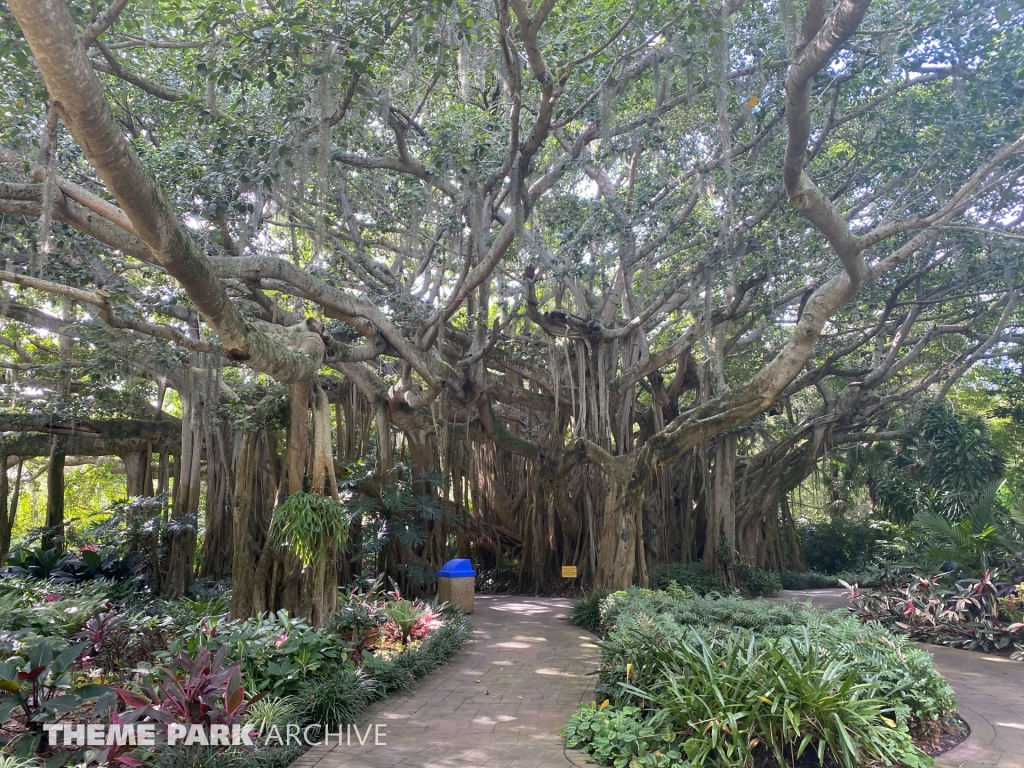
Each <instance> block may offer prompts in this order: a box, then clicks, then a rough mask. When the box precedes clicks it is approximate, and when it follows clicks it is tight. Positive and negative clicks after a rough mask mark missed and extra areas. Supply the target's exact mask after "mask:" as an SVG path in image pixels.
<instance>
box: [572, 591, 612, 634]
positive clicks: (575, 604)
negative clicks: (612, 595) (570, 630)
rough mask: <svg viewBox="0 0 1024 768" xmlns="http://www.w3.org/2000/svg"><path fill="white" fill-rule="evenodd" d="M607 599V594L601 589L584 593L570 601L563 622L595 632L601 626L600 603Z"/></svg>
mask: <svg viewBox="0 0 1024 768" xmlns="http://www.w3.org/2000/svg"><path fill="white" fill-rule="evenodd" d="M607 597H608V593H607V592H605V591H604V590H601V589H594V590H591V591H590V592H584V593H583V594H582V595H580V596H579V597H577V598H575V599H574V600H573V601H572V605H571V606H570V607H569V614H568V616H566V619H565V620H566V621H568V622H569V623H570V624H575V625H576V626H577V627H583V628H584V629H589V630H590V631H591V632H597V630H598V629H599V628H600V626H601V603H603V602H604V600H605V598H607Z"/></svg>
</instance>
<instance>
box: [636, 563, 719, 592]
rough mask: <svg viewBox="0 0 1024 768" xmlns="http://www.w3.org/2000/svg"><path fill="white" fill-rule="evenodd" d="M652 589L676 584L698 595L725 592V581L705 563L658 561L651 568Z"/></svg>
mask: <svg viewBox="0 0 1024 768" xmlns="http://www.w3.org/2000/svg"><path fill="white" fill-rule="evenodd" d="M649 583H650V585H651V589H667V588H668V586H669V584H673V583H674V584H675V585H676V586H678V587H682V588H683V589H687V590H690V591H691V592H695V593H696V594H698V595H707V594H711V593H712V592H725V591H726V589H725V582H724V581H723V580H722V577H721V576H720V575H719V574H717V573H712V572H711V571H709V570H708V569H707V567H706V566H705V565H704V564H703V563H656V564H654V565H652V566H651V568H650V578H649Z"/></svg>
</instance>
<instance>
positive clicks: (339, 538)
mask: <svg viewBox="0 0 1024 768" xmlns="http://www.w3.org/2000/svg"><path fill="white" fill-rule="evenodd" d="M348 523H349V517H348V513H347V512H346V510H345V506H344V505H343V504H341V503H340V502H338V501H335V500H334V499H332V498H331V497H329V496H320V495H319V494H316V493H306V492H305V491H301V492H299V493H293V494H292V495H291V496H289V497H288V498H287V499H285V500H284V502H283V503H281V504H278V505H277V507H276V508H275V509H274V518H273V521H272V522H271V525H270V535H271V538H273V539H274V541H276V542H277V543H278V544H281V545H287V546H288V547H289V548H290V549H291V550H292V552H294V553H295V554H296V555H297V556H298V557H299V559H300V560H302V562H303V564H304V565H307V566H309V565H315V564H317V563H323V562H325V561H326V560H327V559H328V558H329V557H331V553H333V552H337V551H338V550H339V549H341V548H342V547H344V546H345V541H346V540H347V538H348Z"/></svg>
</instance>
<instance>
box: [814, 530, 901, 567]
mask: <svg viewBox="0 0 1024 768" xmlns="http://www.w3.org/2000/svg"><path fill="white" fill-rule="evenodd" d="M892 531H893V526H891V525H889V524H887V523H882V522H879V521H877V520H849V519H846V518H843V517H836V518H832V519H828V520H821V521H818V522H811V523H805V524H803V525H801V526H800V528H799V530H798V533H799V535H800V544H801V550H802V552H803V554H804V559H805V560H806V561H807V567H808V568H810V569H811V570H812V571H819V572H820V573H829V574H834V573H839V572H840V571H851V570H855V569H857V568H859V567H861V566H863V565H864V564H865V563H867V562H869V561H870V560H871V559H872V558H873V557H874V556H875V555H876V554H877V553H878V550H879V541H880V540H881V539H884V538H886V537H887V536H889V535H891V534H892Z"/></svg>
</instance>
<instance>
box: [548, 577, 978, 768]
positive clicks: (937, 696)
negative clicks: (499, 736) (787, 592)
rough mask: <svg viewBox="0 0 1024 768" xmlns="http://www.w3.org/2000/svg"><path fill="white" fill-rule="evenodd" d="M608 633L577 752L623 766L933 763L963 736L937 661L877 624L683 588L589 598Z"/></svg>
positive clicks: (845, 767)
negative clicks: (935, 756) (703, 594)
mask: <svg viewBox="0 0 1024 768" xmlns="http://www.w3.org/2000/svg"><path fill="white" fill-rule="evenodd" d="M571 619H574V620H575V621H576V622H577V623H580V624H581V625H583V626H587V627H588V628H590V629H595V630H597V631H599V632H600V633H601V634H602V635H603V640H602V642H601V644H600V645H601V668H600V672H599V678H598V684H597V698H596V700H595V701H594V702H593V703H592V704H591V705H589V706H586V707H584V708H582V709H581V710H580V711H579V712H578V713H577V714H576V715H574V716H573V719H572V720H571V722H570V723H569V724H568V725H567V726H566V727H565V729H564V731H563V735H564V736H565V738H566V744H567V746H569V747H572V748H576V749H580V750H583V751H585V752H588V753H589V754H591V755H592V756H593V757H594V759H595V760H597V762H599V763H601V764H605V765H615V766H618V767H620V768H621V767H622V766H629V767H630V768H633V766H653V767H654V768H674V767H675V766H685V765H693V766H697V765H700V766H703V765H743V766H761V765H764V766H769V765H770V766H775V765H780V764H783V765H787V766H802V765H824V766H841V767H842V768H858V767H859V766H864V765H869V764H875V763H878V764H885V763H886V762H887V761H888V762H889V763H890V764H895V765H905V766H925V765H930V764H931V758H930V757H929V756H928V754H927V753H928V752H933V751H935V750H938V749H942V748H948V747H949V746H950V744H951V742H954V741H957V740H959V739H962V738H963V737H964V736H965V735H966V733H965V732H964V730H963V728H962V726H961V721H959V720H958V719H957V718H956V717H955V713H954V709H953V692H952V690H951V689H950V688H949V686H948V685H947V684H946V683H945V681H944V680H943V679H942V677H941V676H940V675H939V674H938V673H937V672H936V671H935V668H934V665H933V662H932V658H931V656H930V655H929V654H928V653H927V652H925V651H923V650H921V649H919V648H916V647H915V646H914V645H913V644H912V643H910V642H909V641H908V640H907V639H906V638H904V637H901V636H899V635H895V634H893V633H891V632H889V631H888V630H886V629H885V628H884V627H882V626H881V625H879V624H877V623H869V624H862V623H860V622H858V621H857V619H856V618H855V617H853V616H851V615H849V614H847V613H845V612H839V611H834V612H827V611H820V610H817V609H814V608H811V607H810V606H808V605H800V604H793V603H775V602H773V603H765V602H760V601H749V600H744V599H742V598H740V597H739V596H726V597H723V596H718V595H711V596H707V597H699V596H696V595H694V594H693V593H692V592H687V591H684V590H681V589H678V588H675V587H671V588H669V589H668V590H666V591H651V590H643V589H637V588H633V589H630V590H628V591H625V592H617V593H615V594H613V595H611V596H608V597H605V598H603V599H601V598H597V599H590V600H589V601H588V600H587V599H581V600H580V601H578V602H577V604H576V605H575V606H574V610H573V612H572V615H571Z"/></svg>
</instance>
